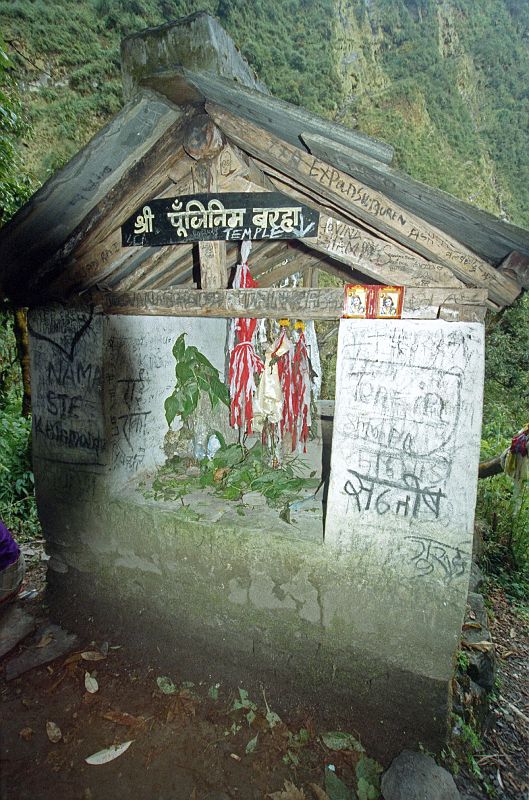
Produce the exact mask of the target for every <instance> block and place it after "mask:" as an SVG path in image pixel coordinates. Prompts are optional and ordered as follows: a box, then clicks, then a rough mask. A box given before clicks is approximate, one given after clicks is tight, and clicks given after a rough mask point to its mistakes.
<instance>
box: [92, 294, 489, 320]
mask: <svg viewBox="0 0 529 800" xmlns="http://www.w3.org/2000/svg"><path fill="white" fill-rule="evenodd" d="M485 294H486V293H485V292H484V291H483V290H479V289H460V290H458V292H457V297H455V296H454V290H453V289H452V288H451V287H448V288H446V289H424V288H421V287H409V288H408V289H407V290H406V292H405V297H404V311H403V316H404V317H405V318H406V316H407V315H408V314H412V315H413V314H414V313H416V312H417V311H418V310H419V309H420V308H422V307H427V308H432V309H433V308H435V311H436V313H435V316H434V317H432V318H435V317H437V316H438V311H439V308H440V307H441V306H449V305H450V304H453V305H460V306H461V307H462V308H466V309H470V308H474V307H479V306H481V305H483V303H484V300H485ZM343 297H344V293H343V290H342V289H340V288H337V289H334V288H333V289H216V290H200V289H164V290H158V291H154V290H153V291H143V292H119V293H118V292H104V293H94V294H92V295H91V297H90V300H91V301H92V302H94V303H95V304H96V305H100V306H102V309H103V311H104V312H105V313H107V314H140V315H150V316H171V317H196V316H199V317H200V316H202V317H254V318H261V317H268V318H272V319H279V318H281V317H289V318H297V319H337V318H339V317H340V316H341V315H342V308H343ZM465 313H470V312H465ZM453 318H455V317H453ZM388 323H390V320H388Z"/></svg>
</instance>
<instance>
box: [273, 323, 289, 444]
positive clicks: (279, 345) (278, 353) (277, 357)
mask: <svg viewBox="0 0 529 800" xmlns="http://www.w3.org/2000/svg"><path fill="white" fill-rule="evenodd" d="M289 327H290V322H289V320H288V319H280V320H279V329H280V330H279V336H278V337H277V339H276V341H275V342H274V344H273V345H272V360H273V361H277V371H278V374H279V383H280V384H281V392H282V394H283V412H282V414H281V426H280V428H281V437H284V435H285V433H290V435H291V436H292V435H293V426H294V406H293V398H292V359H293V356H294V345H293V344H292V340H291V338H290V336H289V335H288V329H289Z"/></svg>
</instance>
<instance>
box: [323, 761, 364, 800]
mask: <svg viewBox="0 0 529 800" xmlns="http://www.w3.org/2000/svg"><path fill="white" fill-rule="evenodd" d="M325 791H326V792H327V794H328V795H329V800H356V794H355V792H354V791H353V789H349V787H348V786H346V785H345V783H344V782H343V781H341V780H340V778H339V777H338V776H337V774H336V772H334V770H332V769H330V768H329V767H326V768H325Z"/></svg>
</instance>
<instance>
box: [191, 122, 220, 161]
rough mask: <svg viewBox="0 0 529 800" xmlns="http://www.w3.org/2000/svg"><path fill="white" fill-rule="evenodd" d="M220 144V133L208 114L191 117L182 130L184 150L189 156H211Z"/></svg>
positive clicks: (218, 149)
mask: <svg viewBox="0 0 529 800" xmlns="http://www.w3.org/2000/svg"><path fill="white" fill-rule="evenodd" d="M222 145H223V142H222V134H221V132H220V131H219V129H218V128H217V126H216V125H215V123H214V122H213V120H212V119H211V117H210V116H209V115H208V114H197V115H196V116H194V117H191V119H190V120H189V121H188V123H187V125H186V127H185V131H184V150H185V151H186V153H187V154H188V155H189V156H191V158H194V159H195V160H196V161H198V160H199V159H201V158H213V157H214V156H216V155H217V154H218V153H220V151H221V150H222Z"/></svg>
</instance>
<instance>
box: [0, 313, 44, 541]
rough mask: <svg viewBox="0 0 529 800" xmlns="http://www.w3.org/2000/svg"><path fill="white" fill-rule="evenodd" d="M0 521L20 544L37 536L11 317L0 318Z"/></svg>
mask: <svg viewBox="0 0 529 800" xmlns="http://www.w3.org/2000/svg"><path fill="white" fill-rule="evenodd" d="M0 331H1V335H0V519H2V520H3V521H4V522H5V524H6V525H7V526H8V527H9V528H10V529H11V530H12V531H13V533H15V534H16V536H17V538H18V539H19V540H23V539H26V538H30V537H31V536H32V535H34V534H36V533H38V532H39V530H40V527H39V522H38V518H37V510H36V506H35V498H34V495H33V473H32V471H31V465H30V458H29V437H30V432H31V420H29V419H25V418H24V417H23V416H22V414H21V409H22V389H21V380H20V370H19V367H18V363H17V354H16V344H15V337H14V334H13V323H12V319H11V316H10V315H8V314H5V313H1V314H0Z"/></svg>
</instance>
